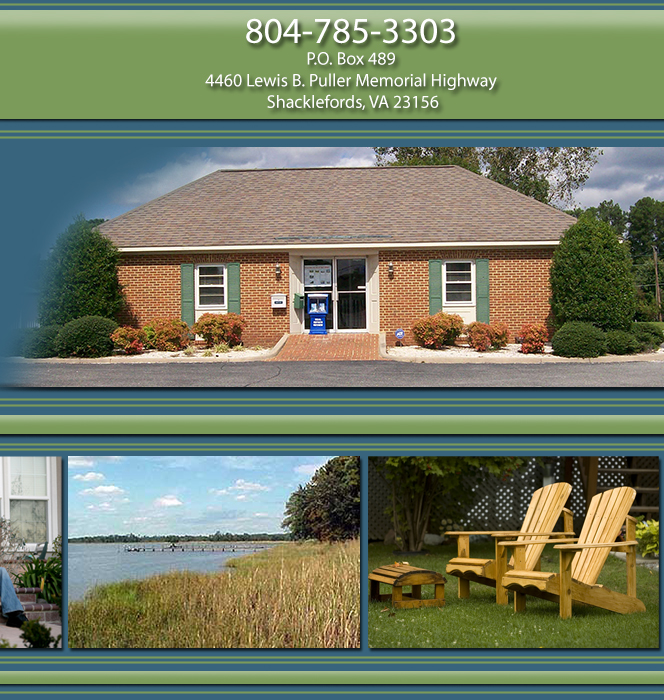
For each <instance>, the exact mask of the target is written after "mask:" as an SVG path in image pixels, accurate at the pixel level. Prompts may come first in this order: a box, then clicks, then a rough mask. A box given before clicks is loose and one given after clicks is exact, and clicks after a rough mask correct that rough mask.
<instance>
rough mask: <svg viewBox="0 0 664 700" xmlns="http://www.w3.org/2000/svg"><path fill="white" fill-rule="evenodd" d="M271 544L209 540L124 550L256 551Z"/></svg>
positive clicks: (146, 545)
mask: <svg viewBox="0 0 664 700" xmlns="http://www.w3.org/2000/svg"><path fill="white" fill-rule="evenodd" d="M273 546H274V545H272V544H250V543H248V542H226V543H221V542H209V543H184V544H175V543H173V544H149V543H148V544H137V545H125V547H124V550H123V551H125V552H256V551H258V550H261V549H269V548H270V547H273Z"/></svg>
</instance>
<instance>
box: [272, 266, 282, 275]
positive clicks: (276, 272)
mask: <svg viewBox="0 0 664 700" xmlns="http://www.w3.org/2000/svg"><path fill="white" fill-rule="evenodd" d="M274 274H275V275H276V276H277V277H281V264H280V263H277V264H276V265H275V266H274Z"/></svg>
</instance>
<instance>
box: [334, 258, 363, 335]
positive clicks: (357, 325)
mask: <svg viewBox="0 0 664 700" xmlns="http://www.w3.org/2000/svg"><path fill="white" fill-rule="evenodd" d="M336 268H337V270H336V272H337V274H336V283H337V290H336V291H337V305H336V311H337V325H336V328H338V329H339V330H340V331H351V330H354V331H355V330H356V331H359V330H362V331H363V330H366V328H367V261H366V259H365V258H337V260H336Z"/></svg>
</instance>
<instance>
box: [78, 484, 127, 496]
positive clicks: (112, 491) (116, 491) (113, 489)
mask: <svg viewBox="0 0 664 700" xmlns="http://www.w3.org/2000/svg"><path fill="white" fill-rule="evenodd" d="M123 493H125V491H124V489H121V488H120V487H118V486H113V485H112V484H111V485H109V486H95V487H94V488H93V489H83V491H79V494H80V495H81V496H97V497H99V498H105V497H106V496H121V495H122V494H123Z"/></svg>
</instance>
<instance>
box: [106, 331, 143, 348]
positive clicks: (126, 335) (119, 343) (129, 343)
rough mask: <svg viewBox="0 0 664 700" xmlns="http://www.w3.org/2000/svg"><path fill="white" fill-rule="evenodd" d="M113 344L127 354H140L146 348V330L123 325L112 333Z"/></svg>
mask: <svg viewBox="0 0 664 700" xmlns="http://www.w3.org/2000/svg"><path fill="white" fill-rule="evenodd" d="M111 340H112V341H113V345H115V347H116V348H118V349H119V350H124V351H125V352H126V353H127V355H139V354H140V353H142V352H143V350H144V349H145V331H144V330H141V329H140V328H132V327H131V326H121V327H120V328H117V329H116V330H115V331H114V332H113V333H112V334H111Z"/></svg>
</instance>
